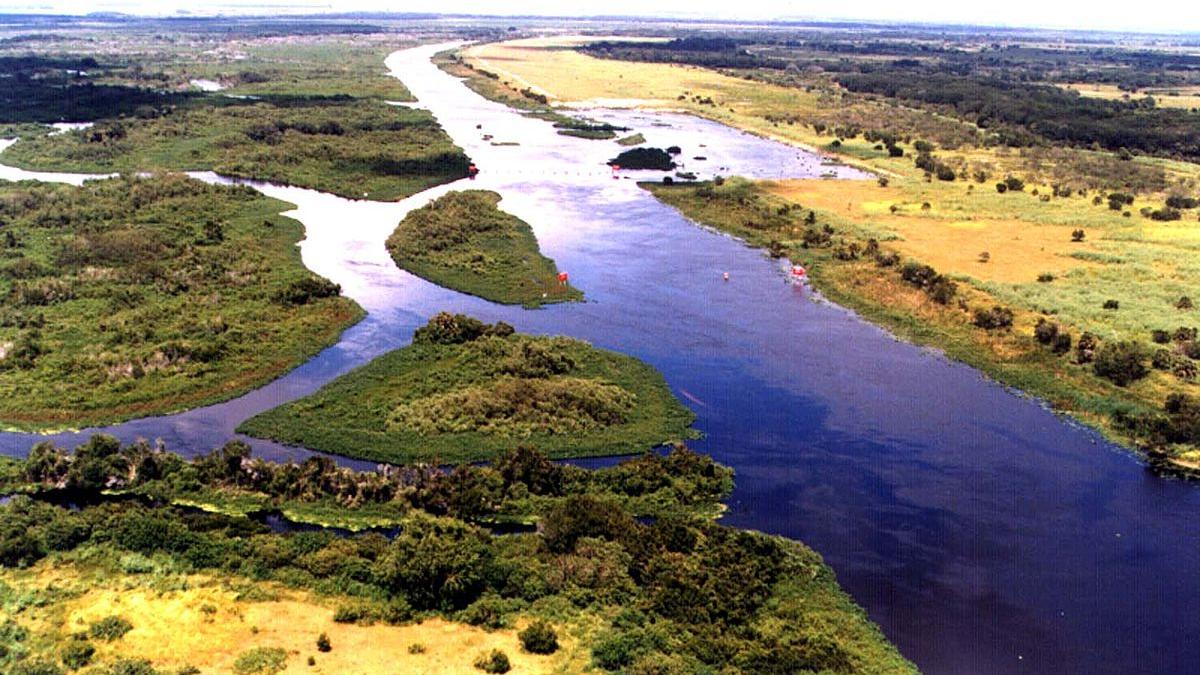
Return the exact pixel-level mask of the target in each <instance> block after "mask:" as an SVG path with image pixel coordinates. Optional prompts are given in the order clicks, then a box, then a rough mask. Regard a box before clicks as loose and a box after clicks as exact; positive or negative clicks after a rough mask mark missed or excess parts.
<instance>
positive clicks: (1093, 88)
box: [1061, 82, 1200, 110]
mask: <svg viewBox="0 0 1200 675" xmlns="http://www.w3.org/2000/svg"><path fill="white" fill-rule="evenodd" d="M1061 86H1062V87H1063V88H1065V89H1071V90H1072V91H1077V92H1079V95H1080V96H1087V97H1090V98H1102V99H1106V100H1109V101H1128V100H1137V99H1139V98H1145V97H1146V96H1153V97H1154V100H1155V102H1156V104H1157V105H1158V107H1160V108H1183V109H1184V110H1191V109H1193V108H1200V88H1198V87H1178V88H1172V89H1143V90H1141V91H1139V92H1137V93H1135V94H1131V93H1129V92H1127V91H1122V90H1121V89H1119V88H1117V86H1116V85H1115V84H1092V83H1082V82H1072V83H1070V84H1064V85H1061Z"/></svg>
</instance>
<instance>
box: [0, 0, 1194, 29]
mask: <svg viewBox="0 0 1200 675" xmlns="http://www.w3.org/2000/svg"><path fill="white" fill-rule="evenodd" d="M653 7H654V8H653V9H649V10H648V9H647V8H646V3H644V2H640V1H637V0H610V1H609V2H607V3H605V4H604V5H603V6H602V7H598V6H597V5H596V4H594V3H582V2H550V1H547V0H512V1H510V2H506V3H504V6H503V7H498V6H496V4H495V3H492V2H487V1H486V0H458V1H455V2H449V3H447V2H432V1H429V0H399V1H394V2H391V1H387V0H350V1H347V2H321V1H317V0H293V1H287V2H270V1H267V2H261V1H259V2H254V1H252V0H224V1H222V2H212V3H203V2H200V3H197V2H184V1H182V0H164V1H162V2H155V3H142V2H130V1H128V0H95V1H92V2H81V1H80V0H49V1H45V2H38V1H37V0H33V1H28V0H26V1H16V2H14V1H11V0H0V13H28V14H60V15H62V14H66V15H87V14H92V13H99V12H116V13H123V14H131V15H137V16H147V17H171V16H195V17H204V16H222V15H229V16H237V15H240V16H248V15H252V16H271V15H287V16H302V15H317V14H333V13H344V12H374V13H385V14H401V13H410V12H415V13H430V14H440V15H456V14H461V15H487V16H514V17H516V16H537V17H546V18H604V17H643V18H647V19H655V20H664V19H681V20H721V21H746V22H769V21H852V22H886V23H910V24H949V25H961V26H979V27H996V28H1044V29H1048V30H1085V31H1086V30H1101V31H1117V32H1140V33H1147V32H1148V33H1163V34H1172V35H1184V34H1200V4H1196V5H1191V6H1180V5H1178V4H1175V3H1168V2H1165V1H1164V0H1147V1H1146V2H1144V3H1142V4H1141V5H1140V6H1139V8H1138V11H1136V12H1131V11H1129V9H1128V6H1125V7H1124V8H1121V7H1118V6H1115V5H1113V6H1107V5H1101V6H1097V5H1095V4H1089V5H1084V4H1083V3H1057V4H1055V3H1045V2H1034V1H1033V0H1012V1H1010V2H1008V3H1005V4H1003V5H999V4H991V5H978V4H972V3H955V2H949V1H948V0H935V1H929V2H917V3H907V4H897V3H889V2H884V1H883V0H849V1H848V2H842V3H839V4H838V5H837V10H836V11H830V10H829V8H828V6H827V5H822V4H818V3H812V2H782V3H781V2H771V1H769V0H743V2H740V3H738V4H737V10H736V12H737V14H736V16H731V15H730V6H729V5H728V3H724V2H720V3H719V2H715V1H714V0H662V1H660V2H656V3H654V6H653Z"/></svg>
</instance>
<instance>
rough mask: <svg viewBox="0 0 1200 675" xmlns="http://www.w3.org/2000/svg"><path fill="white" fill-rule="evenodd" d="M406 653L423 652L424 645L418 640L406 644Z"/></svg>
mask: <svg viewBox="0 0 1200 675" xmlns="http://www.w3.org/2000/svg"><path fill="white" fill-rule="evenodd" d="M408 653H409V654H424V653H425V645H423V644H421V643H420V642H414V643H412V644H411V645H409V646H408Z"/></svg>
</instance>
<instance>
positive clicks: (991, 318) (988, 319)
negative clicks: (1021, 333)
mask: <svg viewBox="0 0 1200 675" xmlns="http://www.w3.org/2000/svg"><path fill="white" fill-rule="evenodd" d="M973 323H974V324H975V325H976V326H978V327H980V328H984V329H987V330H999V329H1004V328H1011V327H1012V324H1013V312H1012V310H1011V309H1008V308H1007V307H1001V306H999V305H996V306H995V307H992V308H991V309H983V308H979V309H976V310H975V319H974V321H973Z"/></svg>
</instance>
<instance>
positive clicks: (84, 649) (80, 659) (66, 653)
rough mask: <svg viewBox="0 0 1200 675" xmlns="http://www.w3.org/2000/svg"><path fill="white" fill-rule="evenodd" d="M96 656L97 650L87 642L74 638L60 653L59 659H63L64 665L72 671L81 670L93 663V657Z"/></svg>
mask: <svg viewBox="0 0 1200 675" xmlns="http://www.w3.org/2000/svg"><path fill="white" fill-rule="evenodd" d="M95 655H96V648H95V647H93V646H92V643H90V642H88V641H87V640H81V639H78V638H72V639H71V640H70V641H69V642H67V644H66V645H64V646H63V648H62V650H60V651H59V657H60V658H62V662H63V665H64V666H66V667H67V668H70V669H71V670H79V669H80V668H82V667H84V666H86V665H88V664H89V663H91V662H92V657H93V656H95Z"/></svg>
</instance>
